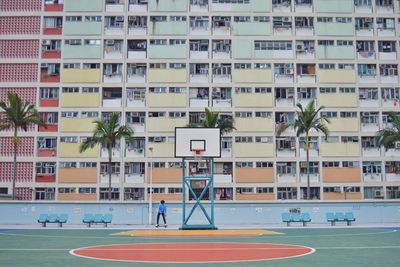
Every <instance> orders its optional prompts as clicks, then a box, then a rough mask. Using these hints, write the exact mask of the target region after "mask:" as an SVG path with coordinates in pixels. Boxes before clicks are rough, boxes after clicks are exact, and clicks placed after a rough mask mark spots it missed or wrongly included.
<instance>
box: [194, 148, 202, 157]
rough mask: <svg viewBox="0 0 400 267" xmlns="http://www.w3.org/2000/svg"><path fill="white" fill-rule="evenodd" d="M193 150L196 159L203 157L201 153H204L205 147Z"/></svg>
mask: <svg viewBox="0 0 400 267" xmlns="http://www.w3.org/2000/svg"><path fill="white" fill-rule="evenodd" d="M192 151H193V155H194V158H195V159H196V160H198V159H200V158H201V155H202V154H203V152H204V149H201V148H193V149H192Z"/></svg>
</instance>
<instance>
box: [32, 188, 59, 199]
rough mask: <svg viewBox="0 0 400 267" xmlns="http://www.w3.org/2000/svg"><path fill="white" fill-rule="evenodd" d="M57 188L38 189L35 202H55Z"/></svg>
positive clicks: (36, 189)
mask: <svg viewBox="0 0 400 267" xmlns="http://www.w3.org/2000/svg"><path fill="white" fill-rule="evenodd" d="M54 199H55V188H54V187H36V188H35V200H54Z"/></svg>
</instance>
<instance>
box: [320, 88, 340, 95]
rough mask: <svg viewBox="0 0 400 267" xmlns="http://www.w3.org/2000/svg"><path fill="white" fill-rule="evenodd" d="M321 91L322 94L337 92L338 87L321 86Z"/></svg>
mask: <svg viewBox="0 0 400 267" xmlns="http://www.w3.org/2000/svg"><path fill="white" fill-rule="evenodd" d="M319 92H320V93H321V94H336V88H335V87H321V88H319Z"/></svg>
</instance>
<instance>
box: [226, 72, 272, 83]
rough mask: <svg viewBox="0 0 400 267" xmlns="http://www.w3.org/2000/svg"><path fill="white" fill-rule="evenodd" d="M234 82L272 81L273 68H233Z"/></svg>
mask: <svg viewBox="0 0 400 267" xmlns="http://www.w3.org/2000/svg"><path fill="white" fill-rule="evenodd" d="M232 72H233V73H232V75H233V77H232V78H233V82H234V83H272V70H271V69H233V71H232Z"/></svg>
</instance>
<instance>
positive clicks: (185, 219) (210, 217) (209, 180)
mask: <svg viewBox="0 0 400 267" xmlns="http://www.w3.org/2000/svg"><path fill="white" fill-rule="evenodd" d="M189 160H190V161H194V162H196V161H199V160H206V161H207V163H208V164H210V173H209V176H207V175H206V176H188V175H187V174H186V173H185V166H186V163H187V162H188V161H189ZM188 167H189V164H188ZM192 181H205V186H204V188H203V190H202V191H201V193H200V195H199V196H197V195H196V193H195V192H194V190H193V187H192ZM186 189H188V194H189V195H192V196H193V198H194V199H195V201H196V202H195V203H194V205H193V207H192V208H191V210H190V211H189V213H188V214H187V213H186V202H188V201H189V200H186ZM207 191H209V196H210V214H208V212H207V209H206V208H205V207H204V206H203V204H202V200H203V197H204V196H205V195H206V193H207ZM197 208H199V209H200V210H201V211H202V212H203V215H204V216H205V218H206V219H207V221H208V224H190V223H189V220H190V218H191V217H192V215H193V213H194V211H195V210H196V209H197ZM186 214H187V215H186ZM180 229H182V230H187V229H217V227H216V226H215V224H214V160H213V159H212V158H200V159H199V158H194V157H188V158H182V227H181V228H180Z"/></svg>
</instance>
